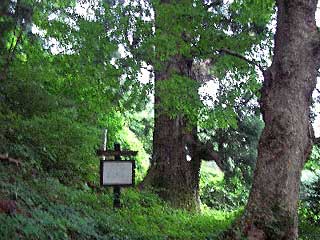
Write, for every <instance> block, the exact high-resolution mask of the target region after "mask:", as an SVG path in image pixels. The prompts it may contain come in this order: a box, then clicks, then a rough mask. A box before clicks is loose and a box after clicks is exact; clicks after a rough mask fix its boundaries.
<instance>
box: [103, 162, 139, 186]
mask: <svg viewBox="0 0 320 240" xmlns="http://www.w3.org/2000/svg"><path fill="white" fill-rule="evenodd" d="M134 174H135V161H134V160H101V161H100V182H101V185H102V186H119V187H129V186H133V185H134Z"/></svg>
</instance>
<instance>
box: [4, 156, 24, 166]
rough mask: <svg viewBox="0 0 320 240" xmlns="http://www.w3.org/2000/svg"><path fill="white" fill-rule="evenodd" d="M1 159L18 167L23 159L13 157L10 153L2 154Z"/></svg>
mask: <svg viewBox="0 0 320 240" xmlns="http://www.w3.org/2000/svg"><path fill="white" fill-rule="evenodd" d="M0 161H4V162H8V163H12V164H15V165H16V166H17V167H19V166H20V165H21V161H20V160H19V159H14V158H11V157H9V156H8V154H0Z"/></svg>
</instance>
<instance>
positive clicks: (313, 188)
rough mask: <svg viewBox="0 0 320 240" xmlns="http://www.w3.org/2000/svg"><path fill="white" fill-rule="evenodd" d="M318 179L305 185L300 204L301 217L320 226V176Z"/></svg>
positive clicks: (317, 176)
mask: <svg viewBox="0 0 320 240" xmlns="http://www.w3.org/2000/svg"><path fill="white" fill-rule="evenodd" d="M315 176H316V179H315V180H314V181H311V182H307V183H305V184H304V185H303V186H302V187H303V189H304V193H303V196H302V199H301V203H300V215H302V217H303V219H304V220H306V221H307V222H309V223H312V224H320V175H315Z"/></svg>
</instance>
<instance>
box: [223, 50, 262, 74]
mask: <svg viewBox="0 0 320 240" xmlns="http://www.w3.org/2000/svg"><path fill="white" fill-rule="evenodd" d="M218 51H219V52H220V53H225V54H228V55H230V56H234V57H237V58H239V59H242V60H243V61H246V62H247V63H249V64H251V65H254V66H256V67H258V68H259V69H260V71H261V72H262V73H263V72H264V71H265V69H264V68H263V67H262V66H261V65H260V64H259V63H258V62H257V61H255V60H251V59H248V58H246V57H245V56H243V55H241V54H240V53H237V52H234V51H232V50H229V49H226V48H222V49H219V50H218Z"/></svg>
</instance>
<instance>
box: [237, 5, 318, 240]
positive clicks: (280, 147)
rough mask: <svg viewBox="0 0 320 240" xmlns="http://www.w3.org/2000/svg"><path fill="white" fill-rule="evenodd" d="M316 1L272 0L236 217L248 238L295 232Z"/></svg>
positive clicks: (307, 139)
mask: <svg viewBox="0 0 320 240" xmlns="http://www.w3.org/2000/svg"><path fill="white" fill-rule="evenodd" d="M316 6H317V1H316V0H278V1H277V7H278V16H277V29H276V36H275V49H274V57H273V62H272V65H271V67H270V68H269V69H267V70H266V71H265V72H264V85H263V88H262V96H261V102H260V106H261V112H262V114H263V118H264V121H265V129H264V130H263V133H262V135H261V138H260V142H259V146H258V152H259V153H258V160H257V165H256V169H255V172H254V181H253V186H252V189H251V192H250V197H249V201H248V204H247V206H246V209H245V213H244V216H243V218H242V219H241V221H240V230H241V231H242V233H244V235H246V236H248V238H249V239H277V240H278V239H279V240H280V239H297V236H298V216H297V208H298V197H299V195H298V193H299V183H300V176H301V171H302V168H303V166H304V163H305V161H306V159H307V157H308V155H309V153H310V150H311V147H312V138H313V130H312V126H311V124H310V119H309V114H310V109H309V108H310V104H311V97H312V92H313V90H314V88H315V85H316V75H317V68H318V67H319V63H318V62H317V61H318V56H317V55H318V51H319V50H318V48H319V35H318V32H317V28H316V23H315V10H316ZM232 239H235V237H234V236H233V237H232Z"/></svg>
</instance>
